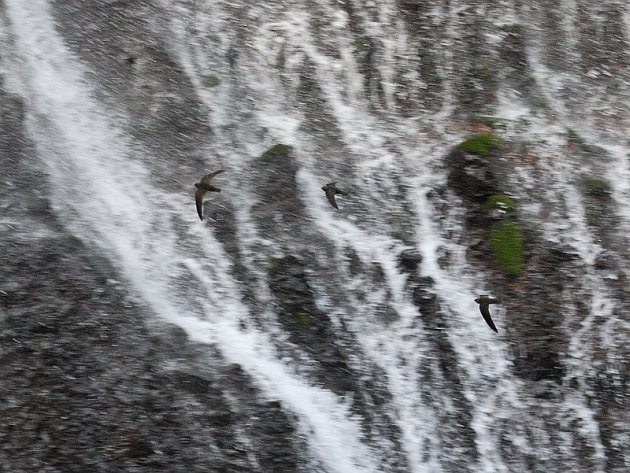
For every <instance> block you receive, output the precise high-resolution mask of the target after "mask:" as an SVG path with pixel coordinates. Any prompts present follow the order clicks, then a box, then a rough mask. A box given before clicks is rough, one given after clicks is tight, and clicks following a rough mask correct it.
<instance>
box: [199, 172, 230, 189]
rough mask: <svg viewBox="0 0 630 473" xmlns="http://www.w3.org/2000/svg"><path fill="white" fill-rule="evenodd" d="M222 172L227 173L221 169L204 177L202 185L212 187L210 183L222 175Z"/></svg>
mask: <svg viewBox="0 0 630 473" xmlns="http://www.w3.org/2000/svg"><path fill="white" fill-rule="evenodd" d="M222 172H225V169H219V170H218V171H214V172H211V173H210V174H207V175H205V176H203V178H202V179H201V183H202V184H206V185H210V181H211V180H212V178H213V177H214V176H216V175H217V174H221V173H222Z"/></svg>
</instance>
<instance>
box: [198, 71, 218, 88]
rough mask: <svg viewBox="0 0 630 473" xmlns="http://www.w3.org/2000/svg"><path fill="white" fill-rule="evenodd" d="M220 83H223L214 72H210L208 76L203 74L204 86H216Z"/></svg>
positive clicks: (202, 82) (202, 81)
mask: <svg viewBox="0 0 630 473" xmlns="http://www.w3.org/2000/svg"><path fill="white" fill-rule="evenodd" d="M220 83H221V81H220V80H219V78H218V77H217V76H213V75H212V74H209V75H207V76H203V77H202V78H201V84H202V85H203V86H204V87H208V88H212V87H216V86H217V85H219V84H220Z"/></svg>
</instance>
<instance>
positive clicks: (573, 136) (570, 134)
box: [567, 128, 584, 145]
mask: <svg viewBox="0 0 630 473" xmlns="http://www.w3.org/2000/svg"><path fill="white" fill-rule="evenodd" d="M567 141H568V142H569V143H575V144H578V145H581V144H582V143H584V139H583V138H582V137H581V136H580V135H578V132H577V131H575V130H574V129H573V128H567Z"/></svg>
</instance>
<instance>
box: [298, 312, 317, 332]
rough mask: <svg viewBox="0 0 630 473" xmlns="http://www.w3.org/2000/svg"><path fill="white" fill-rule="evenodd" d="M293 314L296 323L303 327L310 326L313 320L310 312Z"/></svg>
mask: <svg viewBox="0 0 630 473" xmlns="http://www.w3.org/2000/svg"><path fill="white" fill-rule="evenodd" d="M295 315H296V317H297V321H298V323H299V324H300V326H301V327H303V328H308V327H310V326H311V325H312V324H313V322H314V318H313V316H312V315H311V314H309V313H308V312H298V313H297V314H295Z"/></svg>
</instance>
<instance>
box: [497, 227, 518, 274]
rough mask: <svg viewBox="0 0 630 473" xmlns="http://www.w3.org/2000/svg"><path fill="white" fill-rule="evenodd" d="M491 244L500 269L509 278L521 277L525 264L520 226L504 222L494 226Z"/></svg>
mask: <svg viewBox="0 0 630 473" xmlns="http://www.w3.org/2000/svg"><path fill="white" fill-rule="evenodd" d="M490 243H491V245H492V250H493V251H494V256H495V259H496V262H497V265H498V266H499V269H501V271H503V273H505V274H506V275H507V276H511V277H518V276H520V275H521V274H522V273H523V264H524V263H523V238H522V237H521V229H520V228H519V226H518V224H516V223H515V222H512V221H504V222H497V223H495V224H494V225H492V228H491V229H490Z"/></svg>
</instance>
